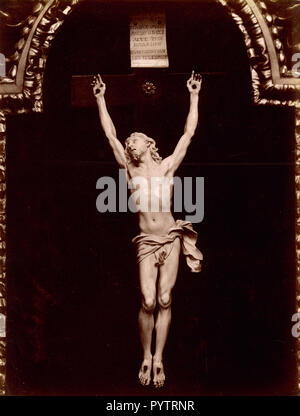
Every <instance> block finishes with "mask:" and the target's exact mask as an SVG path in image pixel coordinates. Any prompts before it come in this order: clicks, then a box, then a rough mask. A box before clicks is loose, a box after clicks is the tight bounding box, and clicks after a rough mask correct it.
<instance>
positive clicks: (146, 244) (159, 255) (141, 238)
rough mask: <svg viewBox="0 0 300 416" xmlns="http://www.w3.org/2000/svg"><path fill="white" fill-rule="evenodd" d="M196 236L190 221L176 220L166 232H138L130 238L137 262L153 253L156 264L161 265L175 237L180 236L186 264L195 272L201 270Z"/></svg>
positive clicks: (170, 249) (200, 258)
mask: <svg viewBox="0 0 300 416" xmlns="http://www.w3.org/2000/svg"><path fill="white" fill-rule="evenodd" d="M197 237H198V234H197V232H196V231H195V230H194V229H193V226H192V223H191V222H189V221H183V220H177V221H176V224H175V225H174V226H172V227H171V228H170V229H169V231H168V233H167V234H164V235H154V234H146V233H140V234H139V235H137V236H136V237H134V238H133V239H132V242H133V243H134V244H135V245H136V250H137V262H138V263H140V262H141V261H142V260H144V259H145V258H146V257H148V256H150V254H152V253H154V255H155V259H156V266H161V265H162V264H164V262H165V260H166V258H167V257H168V256H169V255H170V253H171V251H172V248H173V245H174V241H175V240H176V238H180V240H181V249H182V252H183V254H184V256H185V258H186V262H187V265H188V266H189V268H190V269H191V271H192V272H194V273H197V272H200V271H201V260H203V256H202V253H201V251H200V250H198V248H197V247H196V242H197Z"/></svg>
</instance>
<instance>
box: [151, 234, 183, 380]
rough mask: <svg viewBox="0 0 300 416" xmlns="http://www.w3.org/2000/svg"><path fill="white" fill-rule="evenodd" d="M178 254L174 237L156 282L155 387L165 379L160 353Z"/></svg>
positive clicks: (178, 241)
mask: <svg viewBox="0 0 300 416" xmlns="http://www.w3.org/2000/svg"><path fill="white" fill-rule="evenodd" d="M179 254H180V239H179V238H176V240H175V241H174V246H173V249H172V251H171V253H170V255H169V256H168V257H167V259H166V260H165V263H164V264H163V265H162V266H161V267H160V276H159V282H158V303H159V311H158V314H157V320H156V324H155V329H156V348H155V355H154V357H153V373H154V377H153V382H154V385H155V387H162V386H163V384H164V381H165V374H164V368H163V364H162V355H163V350H164V347H165V344H166V340H167V336H168V332H169V328H170V323H171V296H172V289H173V287H174V285H175V282H176V278H177V272H178V263H179Z"/></svg>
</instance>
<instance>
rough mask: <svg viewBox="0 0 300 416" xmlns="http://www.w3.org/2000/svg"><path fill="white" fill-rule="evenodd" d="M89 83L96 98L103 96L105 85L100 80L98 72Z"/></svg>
mask: <svg viewBox="0 0 300 416" xmlns="http://www.w3.org/2000/svg"><path fill="white" fill-rule="evenodd" d="M91 85H92V87H93V93H94V96H95V97H96V98H98V97H103V96H104V94H105V90H106V85H105V84H104V82H103V81H102V78H101V76H100V74H98V75H95V76H94V78H93V81H92V84H91Z"/></svg>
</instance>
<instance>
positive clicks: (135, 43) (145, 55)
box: [130, 12, 169, 68]
mask: <svg viewBox="0 0 300 416" xmlns="http://www.w3.org/2000/svg"><path fill="white" fill-rule="evenodd" d="M130 58H131V67H133V68H167V67H168V66H169V59H168V52H167V40H166V15H165V13H163V12H161V13H157V12H155V13H152V12H149V13H139V14H135V15H133V16H131V20H130Z"/></svg>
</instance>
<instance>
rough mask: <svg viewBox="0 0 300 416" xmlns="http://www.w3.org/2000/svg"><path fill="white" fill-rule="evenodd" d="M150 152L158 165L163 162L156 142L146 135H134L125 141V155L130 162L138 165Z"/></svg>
mask: <svg viewBox="0 0 300 416" xmlns="http://www.w3.org/2000/svg"><path fill="white" fill-rule="evenodd" d="M148 150H149V152H150V155H151V157H152V159H153V160H154V161H155V162H156V163H160V162H161V160H162V159H161V157H160V156H159V154H158V149H157V147H156V143H155V140H153V139H151V138H150V137H148V136H146V134H144V133H132V134H131V135H130V136H129V137H128V138H127V139H126V140H125V155H126V159H127V161H128V162H134V163H138V162H139V161H140V160H141V158H142V157H143V155H144V154H145V153H146V152H147V151H148Z"/></svg>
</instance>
